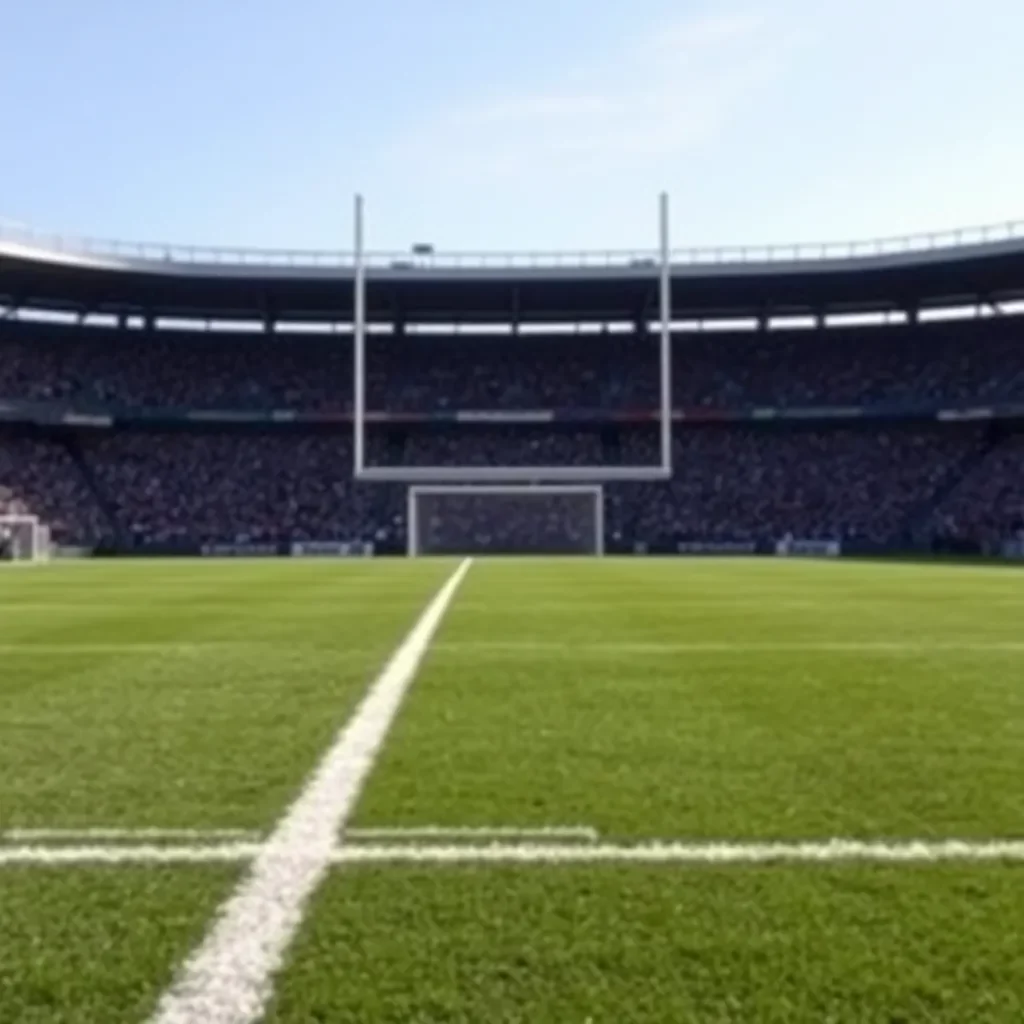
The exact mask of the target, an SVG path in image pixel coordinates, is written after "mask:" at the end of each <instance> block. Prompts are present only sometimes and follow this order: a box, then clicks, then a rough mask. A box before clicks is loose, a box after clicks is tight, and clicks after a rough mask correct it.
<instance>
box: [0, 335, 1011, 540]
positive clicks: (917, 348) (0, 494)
mask: <svg viewBox="0 0 1024 1024" xmlns="http://www.w3.org/2000/svg"><path fill="white" fill-rule="evenodd" d="M1018 334H1019V328H1017V327H1016V326H1015V325H1014V322H1013V321H1012V320H1007V321H1006V322H995V321H984V322H981V321H979V322H971V323H964V324H952V325H951V324H934V325H927V326H921V327H918V328H914V329H910V328H905V327H894V328H891V329H890V328H884V329H878V328H873V329H863V328H862V329H853V328H850V329H843V330H830V331H828V332H827V336H826V335H822V334H821V333H819V332H814V331H805V332H788V333H775V332H772V333H771V334H755V333H747V334H715V333H708V334H688V335H683V336H680V337H679V338H677V339H676V341H675V374H674V382H673V387H674V399H675V404H676V406H677V407H683V408H687V409H695V410H701V409H705V410H727V409H742V408H751V407H757V406H759V405H773V406H775V407H785V406H791V407H802V406H816V405H822V404H833V405H835V404H839V405H842V404H844V403H849V404H855V403H867V404H870V403H899V404H901V405H903V406H906V407H908V408H909V407H913V406H915V405H916V404H919V403H927V402H932V403H934V402H936V401H949V402H951V403H953V402H964V401H967V402H983V401H995V400H1004V401H1010V400H1018V401H1021V400H1024V345H1022V344H1021V343H1020V341H1019V340H1018ZM348 345H349V342H348V340H347V339H345V338H344V337H343V336H326V337H325V336H321V337H313V338H312V339H310V338H292V337H285V336H282V337H276V338H267V337H257V336H241V337H235V336H230V337H229V336H222V335H213V334H203V333H191V334H190V333H185V332H183V333H180V334H171V335H167V334H166V333H165V332H154V333H153V334H152V335H147V334H145V333H144V332H135V331H127V332H120V333H118V332H113V331H110V330H107V329H101V328H84V327H68V326H50V325H42V324H38V323H19V322H12V323H8V324H5V325H3V327H2V329H0V399H5V398H6V399H34V400H61V399H71V398H73V399H76V400H78V401H80V402H85V403H89V404H90V405H92V406H96V407H98V408H106V409H122V408H139V407H151V408H165V409H166V408H172V409H178V410H188V409H198V408H218V409H228V410H231V409H248V410H252V409H276V408H285V409H295V410H306V411H321V412H322V411H331V410H334V411H337V410H343V409H345V408H347V407H348V406H349V403H350V393H351V386H350V385H351V368H350V365H349V356H350V349H349V347H348ZM657 379H658V378H657V360H656V350H655V346H654V343H653V341H650V342H645V341H642V340H639V341H638V340H637V339H635V338H632V337H628V336H620V335H615V334H605V335H587V336H564V337H553V338H521V339H515V340H514V341H513V340H510V339H508V338H507V337H506V338H476V339H466V338H453V337H413V338H406V339H401V340H399V339H395V338H377V339H374V340H373V344H372V345H371V356H370V359H369V405H370V406H371V408H377V409H385V410H387V411H388V412H391V413H430V412H437V411H443V410H458V409H467V408H468V409H495V410H507V409H509V408H512V409H516V408H524V409H529V408H537V407H539V408H545V409H562V410H590V411H591V412H592V413H594V412H595V411H597V412H599V413H615V412H622V411H624V410H630V409H639V410H643V409H650V408H651V407H652V406H654V405H655V404H656V402H657ZM993 429H994V428H990V427H988V426H986V425H984V424H974V425H971V424H959V425H958V424H955V423H954V424H936V423H934V422H932V423H931V424H930V425H925V424H924V423H923V421H920V420H913V419H912V418H909V414H908V418H907V419H905V420H895V419H893V420H891V421H889V422H887V423H886V424H885V425H884V426H878V425H870V424H868V423H865V424H864V425H863V426H859V427H857V428H855V429H854V428H850V427H849V426H845V427H842V428H831V427H828V426H825V425H822V424H821V423H814V422H813V417H809V418H808V421H807V424H806V425H803V426H793V425H790V426H789V427H787V428H783V427H781V426H780V425H779V424H772V423H762V424H760V425H751V424H750V423H747V424H745V425H742V426H732V425H725V424H707V425H700V426H695V425H691V424H684V425H677V426H676V428H675V433H674V465H675V478H674V479H673V480H671V481H670V482H667V483H661V484H625V483H623V484H613V485H608V486H607V488H606V497H607V504H606V532H607V539H608V543H609V545H610V546H612V547H616V548H624V549H631V548H632V547H633V546H634V545H636V544H647V545H651V546H656V547H672V546H673V545H677V544H679V543H686V542H695V541H723V542H724V541H737V542H739V541H743V542H762V543H764V542H770V541H773V540H774V539H776V538H777V537H779V536H780V535H782V534H783V533H786V532H792V533H794V534H796V535H798V536H800V537H804V538H808V539H811V538H821V539H842V540H845V541H847V542H850V543H854V544H857V543H860V544H869V545H885V544H890V545H892V544H902V543H905V542H909V541H911V540H913V541H915V542H918V543H921V542H927V539H928V537H929V536H931V535H936V534H940V533H944V532H948V531H949V530H951V529H954V528H955V530H956V532H957V533H958V534H962V535H964V536H967V537H970V538H971V539H972V540H973V541H976V542H977V543H979V544H995V543H997V542H998V540H999V538H1000V537H1002V536H1005V534H1006V532H1007V531H1008V530H1012V529H1014V528H1015V524H1017V523H1019V520H1020V518H1021V516H1022V513H1024V482H1022V481H1024V472H1022V469H1024V439H1022V436H1021V435H1020V434H1019V433H1018V434H1014V433H1013V432H1012V431H1011V432H1009V433H1007V434H1005V435H1003V434H995V433H993ZM14 430H15V427H14V426H13V425H12V426H11V427H10V428H9V430H8V432H7V433H6V434H2V435H0V512H2V511H28V512H32V513H34V514H37V515H40V516H41V517H42V518H44V519H45V520H46V521H47V522H48V523H49V524H50V525H51V527H52V529H53V533H54V536H55V537H56V538H57V539H58V540H60V541H61V542H63V543H100V542H111V541H113V540H115V539H116V540H117V542H119V543H135V544H143V545H145V544H164V545H168V544H169V545H175V544H181V545H190V544H203V543H212V542H236V541H237V542H241V541H244V540H249V541H253V542H257V541H282V542H283V541H285V540H320V539H344V540H356V539H359V540H369V541H374V542H376V543H378V544H380V545H382V546H384V547H391V548H402V547H403V546H404V544H405V522H404V516H405V491H404V488H402V487H398V486H388V485H367V484H362V483H360V484H356V483H355V482H354V481H353V480H352V479H351V464H352V450H351V441H350V437H349V433H348V429H347V428H346V427H345V426H344V425H343V424H334V425H333V426H322V427H319V428H317V429H315V430H314V429H312V428H310V429H301V428H299V427H297V426H293V427H292V428H291V429H287V430H284V429H275V430H270V429H266V428H264V429H263V430H262V431H256V430H248V431H243V430H238V431H228V430H225V429H224V428H223V427H220V428H212V427H206V428H205V429H204V428H202V427H200V426H193V429H189V430H178V431H174V432H171V431H167V432H164V433H153V432H151V431H142V430H126V429H117V430H113V431H95V432H81V431H75V430H70V429H63V430H58V431H51V432H50V433H49V434H47V435H45V436H43V435H41V434H39V433H38V432H37V433H34V434H32V435H31V436H29V435H26V434H25V433H24V432H22V433H16V432H14ZM384 433H385V432H383V431H380V432H377V431H371V436H370V442H369V443H370V458H371V460H373V459H378V460H380V459H383V458H385V457H386V458H387V460H388V461H390V462H399V463H401V464H404V465H410V466H427V465H444V464H460V465H470V466H485V465H492V464H520V465H523V464H531V463H532V464H547V465H585V464H599V463H600V464H629V463H634V464H636V463H649V462H653V461H655V460H656V458H657V437H656V432H655V431H654V430H653V429H652V428H651V427H643V426H638V425H635V424H627V423H624V422H618V423H614V422H611V421H609V422H606V423H600V422H598V421H597V420H595V421H594V422H593V424H592V425H591V424H588V425H586V426H581V425H578V424H577V425H560V426H558V427H557V428H556V427H537V426H507V427H495V426H490V425H484V426H480V425H477V426H473V427H467V426H464V425H450V424H449V425H438V424H416V423H414V422H403V423H402V424H401V425H400V426H399V427H396V428H395V429H393V430H391V431H389V432H387V436H378V434H384Z"/></svg>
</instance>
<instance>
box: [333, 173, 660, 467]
mask: <svg viewBox="0 0 1024 1024" xmlns="http://www.w3.org/2000/svg"><path fill="white" fill-rule="evenodd" d="M365 210H366V208H365V203H364V201H363V197H362V196H361V195H357V196H356V197H355V202H354V205H353V217H354V224H353V256H352V260H353V300H352V317H353V323H352V348H353V364H352V371H353V378H354V379H353V401H352V421H353V448H352V456H353V476H354V477H355V479H356V480H365V481H375V482H379V483H406V484H411V483H437V482H449V483H465V484H470V483H530V482H534V481H545V482H552V483H573V482H582V481H587V482H591V481H613V480H633V481H653V480H667V479H669V478H670V477H671V476H672V263H671V244H670V231H669V198H668V194H667V193H664V192H663V193H662V194H661V195H660V196H659V199H658V248H657V250H656V254H657V259H656V260H655V261H654V263H655V268H654V269H651V268H646V269H644V268H638V267H636V266H633V265H630V266H628V267H625V268H624V270H625V272H626V273H627V274H629V275H631V276H633V275H637V274H641V275H643V274H651V275H652V276H653V277H654V278H655V279H656V284H657V291H658V332H657V336H658V373H659V377H660V382H659V384H660V386H659V389H658V409H657V422H658V448H659V457H658V460H657V462H655V463H651V464H648V465H639V466H620V465H606V464H601V465H589V466H581V465H575V466H568V465H563V466H522V465H520V466H502V465H496V466H374V465H370V464H369V462H368V459H367V451H366V344H367V333H368V332H367V316H368V303H367V259H366V246H365V242H366V232H365Z"/></svg>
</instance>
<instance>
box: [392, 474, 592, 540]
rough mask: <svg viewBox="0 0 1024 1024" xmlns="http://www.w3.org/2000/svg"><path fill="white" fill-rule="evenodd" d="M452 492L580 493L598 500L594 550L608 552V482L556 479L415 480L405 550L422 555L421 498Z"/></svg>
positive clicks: (409, 498)
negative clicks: (525, 481) (533, 481)
mask: <svg viewBox="0 0 1024 1024" xmlns="http://www.w3.org/2000/svg"><path fill="white" fill-rule="evenodd" d="M449 494H456V495H457V494H474V495H475V494H485V495H486V494H493V495H495V496H496V497H497V496H500V495H515V496H517V497H518V496H523V495H527V496H531V497H532V496H537V497H543V496H545V495H580V496H587V497H590V498H592V499H593V501H594V551H593V554H594V555H595V556H597V557H601V556H603V555H604V486H603V485H602V484H599V483H596V484H595V483H591V484H573V483H552V484H547V483H545V484H518V483H508V484H473V483H462V484H459V483H452V484H439V483H428V484H411V485H410V487H409V489H408V491H407V493H406V517H405V533H406V542H405V550H406V555H407V557H409V558H420V557H423V556H422V552H421V551H420V543H419V498H420V497H424V496H430V495H438V496H444V495H449Z"/></svg>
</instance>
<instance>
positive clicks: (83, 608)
mask: <svg viewBox="0 0 1024 1024" xmlns="http://www.w3.org/2000/svg"><path fill="white" fill-rule="evenodd" d="M457 564H458V563H457V562H456V561H452V560H423V561H399V560H394V561H391V560H377V561H373V560H368V561H352V562H333V561H306V562H302V561H276V560H267V561H223V562H217V561H203V562H188V561H182V562H141V561H140V562H109V563H101V562H84V563H75V564H53V565H49V566H41V567H32V568H21V567H8V568H3V569H0V1022H2V1024H56V1022H61V1024H65V1022H66V1024H119V1022H122V1021H123V1022H129V1024H144V1022H146V1021H147V1020H150V1019H151V1018H152V1016H153V1014H154V1012H155V1010H156V1007H157V1005H158V1001H159V999H160V996H161V993H163V992H165V991H166V990H167V989H168V987H169V986H170V985H171V984H172V982H173V981H174V979H175V977H176V976H177V972H178V969H179V967H180V965H181V964H182V962H183V961H185V960H186V959H187V958H188V957H189V956H190V954H192V953H193V951H194V950H195V949H196V947H197V946H199V944H200V943H201V942H202V940H203V938H204V935H207V934H208V930H209V928H210V925H211V922H212V921H213V920H214V919H215V917H216V914H217V910H218V907H220V906H221V905H222V904H223V903H224V901H225V900H226V899H228V897H229V896H230V895H231V893H232V891H233V890H234V889H235V887H236V886H238V885H240V884H242V883H244V880H245V879H246V877H247V873H248V871H249V867H248V866H247V865H248V861H249V860H251V859H252V858H253V857H255V856H256V853H255V850H257V849H259V848H260V847H259V845H258V844H259V843H260V842H262V838H263V837H266V836H268V835H271V834H273V832H274V830H275V827H276V825H277V824H278V822H279V820H280V819H281V816H282V815H283V814H284V812H285V811H286V809H287V808H288V807H289V806H290V805H291V804H292V802H293V801H294V800H295V799H296V797H297V796H298V795H299V793H300V792H301V791H302V790H303V787H304V785H305V783H306V781H307V778H308V777H309V775H310V772H311V771H312V769H313V768H314V766H316V764H317V763H318V761H319V759H320V758H321V756H322V755H323V754H324V752H325V751H326V750H327V749H328V748H330V747H331V745H332V743H333V742H334V741H335V738H336V736H337V734H338V731H339V729H340V728H341V727H342V726H343V725H344V724H345V723H346V721H347V720H348V719H349V717H350V716H352V715H353V713H354V712H356V710H357V708H359V707H360V701H361V699H362V697H363V695H364V694H365V693H366V692H367V690H368V688H369V687H370V686H371V684H373V683H374V681H375V679H377V677H378V675H379V673H380V672H381V670H382V669H383V668H384V666H385V665H386V664H387V662H388V659H389V657H390V655H391V654H392V652H394V651H395V649H396V648H398V647H399V645H400V644H401V643H402V641H403V639H404V638H405V637H406V636H407V634H408V633H409V631H410V629H412V627H413V626H414V624H415V623H416V622H417V620H418V619H419V617H420V616H421V614H422V613H423V611H424V608H425V607H426V606H427V605H428V604H429V603H430V602H431V600H432V598H433V597H434V595H435V594H436V593H437V592H438V590H439V589H440V588H441V587H442V586H443V584H444V583H445V581H446V580H447V579H448V578H449V577H450V576H451V574H452V573H453V571H454V570H455V568H456V566H457ZM375 753H376V754H379V756H377V757H376V760H375V761H373V763H372V770H371V773H370V775H369V778H368V781H367V783H366V786H365V788H364V789H363V791H362V794H361V796H360V797H359V799H358V802H357V803H356V804H355V806H354V810H353V814H352V817H351V820H349V821H348V822H347V823H346V828H345V829H344V830H341V829H339V831H338V834H337V840H338V846H337V851H338V855H337V857H336V859H337V860H339V861H345V862H344V863H337V864H335V865H334V866H333V867H332V868H331V869H330V870H329V872H328V874H327V876H326V878H325V879H324V880H323V882H322V884H321V885H319V886H318V887H317V888H316V891H315V893H314V894H313V896H312V898H311V900H310V902H309V904H308V905H307V906H306V907H305V908H304V910H305V913H304V917H303V920H302V923H301V926H300V928H299V930H298V934H297V935H296V936H295V937H294V941H293V942H291V943H290V945H289V946H288V949H287V953H286V956H285V960H284V966H283V969H282V970H281V971H280V973H279V974H278V975H277V976H276V978H274V979H273V981H274V985H273V996H272V998H271V1000H270V1003H269V1009H268V1011H267V1013H266V1020H267V1021H269V1022H272V1024H314V1022H324V1024H326V1022H357V1021H358V1022H363V1024H366V1022H374V1024H376V1022H381V1024H442V1022H443V1024H469V1022H473V1024H479V1022H486V1024H511V1022H523V1024H526V1022H530V1024H586V1022H589V1024H606V1022H607V1024H624V1022H641V1024H653V1022H659V1024H688V1022H694V1024H726V1022H728V1024H733V1022H735V1024H739V1022H743V1024H751V1022H757V1024H760V1022H767V1024H803V1022H807V1024H811V1022H814V1024H821V1022H830V1024H875V1022H877V1024H897V1022H901V1024H902V1022H905V1024H917V1022H943V1024H954V1022H955V1024H965V1022H968V1021H970V1022H1006V1024H1010V1022H1013V1024H1019V1022H1021V1021H1024V845H1022V844H1021V843H1020V842H1019V841H1020V840H1024V574H1022V573H1020V572H1018V571H1016V570H1013V569H1008V568H996V567H984V566H948V565H939V564H916V565H914V564H897V563H892V564H872V563H858V562H846V561H838V562H828V561H800V560H788V561H783V560H771V559H768V560H761V561H757V560H735V561H732V560H706V561H705V560H664V561H661V560H640V559H635V560H618V559H605V560H594V561H589V560H579V561H571V560H565V561H562V560H526V561H506V560H493V561H488V560H483V561H477V562H476V563H475V564H474V565H473V566H472V568H471V569H470V570H469V573H468V575H467V576H466V577H465V579H464V581H463V582H462V584H461V586H460V587H459V589H458V591H457V592H456V594H455V597H454V599H453V601H452V603H451V605H450V607H449V608H448V610H447V613H446V615H445V617H444V619H443V621H442V623H441V626H440V630H439V632H438V633H437V635H436V636H435V637H434V638H433V641H432V643H431V644H430V646H429V649H428V653H427V655H426V659H425V661H424V663H423V664H422V666H421V667H420V670H419V672H418V673H417V675H416V677H415V681H414V682H413V684H412V688H411V689H410V690H409V692H408V694H407V695H406V696H405V699H404V701H403V702H402V703H401V706H400V709H399V711H398V715H397V718H396V719H395V721H394V723H393V725H392V726H391V727H390V729H389V730H388V731H387V734H386V739H385V741H384V744H383V746H382V748H381V749H380V750H379V751H376V752H375ZM428 828H433V829H435V830H441V831H439V832H437V836H436V838H435V839H431V838H429V837H426V836H425V835H424V833H423V832H422V831H421V832H415V831H413V830H415V829H420V830H422V829H428ZM483 828H492V829H503V830H506V832H507V833H508V835H507V836H502V835H496V836H495V837H494V840H493V841H494V842H496V843H498V844H499V845H498V846H492V847H487V848H488V849H490V850H491V851H492V853H493V852H494V851H497V852H498V854H500V856H495V858H494V859H492V860H485V859H484V857H483V852H485V848H484V844H485V842H490V840H489V839H487V838H486V837H475V836H471V835H461V836H460V835H458V834H457V833H455V832H453V833H452V834H450V835H445V833H444V831H443V830H446V829H452V830H457V829H483ZM143 829H149V830H153V829H166V830H178V831H176V832H170V831H169V832H167V833H166V834H164V835H161V834H160V833H156V832H149V833H144V832H141V831H139V830H143ZM381 829H383V830H395V831H394V833H393V834H392V835H391V836H390V838H389V839H387V841H385V842H382V841H381V840H379V839H368V838H367V833H365V832H364V834H363V835H362V836H361V835H360V833H359V830H381ZM551 829H554V830H558V829H575V830H576V831H575V832H574V833H567V834H566V835H565V836H564V837H560V836H559V834H558V832H557V831H556V832H553V833H551V835H550V837H549V838H540V839H538V838H531V834H530V833H528V832H527V831H523V832H522V835H521V836H519V837H517V836H515V835H514V832H515V831H516V830H537V832H536V835H537V836H542V835H543V830H551ZM39 830H43V831H39ZM96 830H120V831H109V832H98V831H96ZM217 830H238V834H239V836H240V837H242V835H243V833H245V837H244V838H239V840H238V842H240V843H243V845H244V844H249V845H250V846H251V847H252V849H250V850H249V852H248V853H246V852H244V851H242V852H238V851H236V852H235V853H231V848H233V847H232V844H231V843H230V842H228V840H227V839H226V838H224V837H218V834H217ZM250 833H251V835H250ZM232 834H233V833H232ZM226 835H227V833H225V836H226ZM834 839H835V840H852V841H862V842H864V843H869V844H875V845H874V846H872V847H871V848H872V849H878V848H880V849H884V850H896V851H900V850H907V849H909V848H910V847H909V846H908V844H913V843H915V842H916V841H921V842H922V843H928V844H932V845H929V846H926V847H925V846H923V847H921V848H920V850H918V853H915V854H914V855H913V856H908V857H907V859H905V860H902V861H901V860H898V859H896V860H892V859H890V860H889V861H888V862H881V861H879V860H872V859H871V857H865V858H862V859H854V860H847V859H841V858H839V857H834V856H833V855H832V854H831V853H829V849H830V848H828V847H825V846H823V845H822V844H827V843H828V842H829V841H830V840H834ZM945 840H964V841H965V844H967V845H965V846H964V847H962V848H958V849H960V850H961V852H960V853H954V854H950V855H949V856H948V857H947V858H946V859H936V860H934V861H932V860H930V859H929V858H930V857H931V856H932V853H929V851H934V850H935V849H937V848H938V847H937V846H936V845H935V844H940V843H942V842H943V841H945ZM1001 840H1006V841H1018V842H1017V844H1016V845H1014V846H1013V847H1012V852H1010V853H1007V854H1005V855H1002V856H991V857H989V856H988V855H986V859H971V857H972V856H973V855H972V854H970V853H969V851H972V850H974V851H977V850H984V849H985V848H986V844H992V843H995V842H997V841H1001ZM802 842H803V843H811V844H815V847H814V848H815V849H819V848H820V849H822V850H824V852H823V853H820V856H819V855H818V854H816V855H815V856H816V857H817V858H818V859H814V860H812V859H793V858H789V857H788V856H787V857H781V856H780V857H774V856H772V857H767V858H766V859H765V862H752V861H743V860H737V859H733V858H732V857H730V856H721V857H720V856H719V854H718V853H715V852H714V851H715V850H724V851H726V852H728V851H733V852H735V851H740V852H743V851H750V850H760V849H764V848H765V847H763V844H767V843H782V844H794V843H802ZM652 843H662V844H671V843H677V844H685V849H687V850H690V851H697V852H696V854H694V855H693V856H690V855H689V854H687V855H686V856H683V855H679V856H676V855H674V854H673V855H666V856H665V857H664V858H662V860H661V861H659V862H652V861H650V860H648V861H644V860H643V859H641V857H640V856H639V855H637V854H636V852H635V851H637V850H638V849H639V850H641V851H642V850H644V849H652V848H654V849H677V847H663V846H662V847H651V846H650V845H649V844H652ZM712 844H719V845H717V846H712ZM236 845H237V844H236ZM682 848H683V847H678V849H682ZM218 849H222V850H225V851H227V852H226V853H225V856H224V858H223V859H222V860H217V859H216V858H215V857H214V856H213V855H212V854H211V855H210V856H209V857H207V856H206V854H209V853H210V851H215V850H218ZM239 849H240V848H239ZM140 850H142V851H149V852H148V853H145V852H139V851H140ZM432 850H433V851H435V852H436V851H438V850H444V851H447V852H446V853H445V854H444V855H445V856H446V857H448V856H450V857H451V859H450V861H446V862H438V860H437V859H436V858H435V857H434V855H433V854H431V851H432ZM524 850H525V851H526V854H527V855H523V856H521V857H520V854H519V853H517V852H516V851H520V852H522V851H524ZM531 850H532V851H533V853H532V854H531V853H530V851H531ZM922 850H923V851H924V852H921V851H922ZM133 851H134V852H133ZM182 851H184V853H183V852H182ZM188 851H199V855H198V856H197V859H198V860H200V861H201V862H200V863H183V862H182V861H183V860H184V859H185V856H186V854H187V853H188ZM204 851H205V852H204ZM345 851H351V852H355V853H358V852H359V851H364V852H365V854H366V856H365V860H355V861H353V860H352V858H348V859H346V855H345ZM388 851H390V852H388ZM395 851H398V852H397V853H396V852H395ZM475 851H476V852H475ZM481 851H483V852H481ZM588 851H590V852H588ZM601 851H606V853H605V854H601V856H600V857H599V856H598V854H599V853H601ZM708 851H711V852H708ZM964 851H968V852H964ZM478 853H480V855H478ZM421 854H422V855H423V856H422V857H421ZM438 856H440V855H438ZM758 856H760V855H758ZM872 856H873V855H872ZM161 857H165V859H166V862H164V863H160V862H158V861H159V860H160V858H161ZM755 860H756V858H755ZM211 1019H212V1018H211ZM195 1024H200V1022H199V1021H196V1022H195ZM215 1024H216V1022H215Z"/></svg>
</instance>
